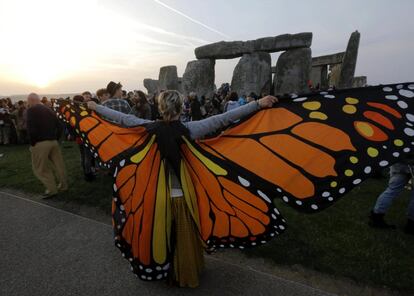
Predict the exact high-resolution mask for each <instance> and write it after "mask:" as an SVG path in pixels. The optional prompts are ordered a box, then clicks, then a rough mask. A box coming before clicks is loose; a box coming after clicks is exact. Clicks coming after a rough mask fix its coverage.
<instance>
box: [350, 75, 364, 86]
mask: <svg viewBox="0 0 414 296" xmlns="http://www.w3.org/2000/svg"><path fill="white" fill-rule="evenodd" d="M365 86H367V76H357V77H354V82H353V84H352V87H365Z"/></svg>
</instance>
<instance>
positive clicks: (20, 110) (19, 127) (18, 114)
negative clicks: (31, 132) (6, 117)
mask: <svg viewBox="0 0 414 296" xmlns="http://www.w3.org/2000/svg"><path fill="white" fill-rule="evenodd" d="M11 114H12V116H13V119H14V122H15V128H16V132H17V142H18V143H19V144H25V143H27V125H26V122H27V110H26V106H25V103H24V102H23V101H18V102H17V108H16V109H15V110H14V111H13V112H12V113H11Z"/></svg>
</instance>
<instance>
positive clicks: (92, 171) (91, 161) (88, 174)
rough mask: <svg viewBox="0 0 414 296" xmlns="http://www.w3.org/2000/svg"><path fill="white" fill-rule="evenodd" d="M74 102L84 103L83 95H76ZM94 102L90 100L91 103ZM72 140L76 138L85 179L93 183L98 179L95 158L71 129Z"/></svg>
mask: <svg viewBox="0 0 414 296" xmlns="http://www.w3.org/2000/svg"><path fill="white" fill-rule="evenodd" d="M73 101H74V102H77V103H84V102H85V100H84V97H83V95H82V96H81V95H76V96H74V97H73ZM90 101H92V100H89V102H90ZM93 102H94V101H93ZM69 133H70V137H71V138H75V141H76V144H78V147H79V152H80V156H81V167H82V170H83V175H84V179H85V181H87V182H92V181H94V180H95V179H96V168H95V158H94V157H93V155H92V153H91V152H90V151H89V149H88V148H86V147H85V145H84V144H83V142H82V140H81V138H80V137H78V136H76V133H75V131H73V130H72V129H71V128H69Z"/></svg>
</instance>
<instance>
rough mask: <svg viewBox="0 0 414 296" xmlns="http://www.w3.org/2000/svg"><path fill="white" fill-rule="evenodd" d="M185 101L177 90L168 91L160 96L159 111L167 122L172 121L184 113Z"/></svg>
mask: <svg viewBox="0 0 414 296" xmlns="http://www.w3.org/2000/svg"><path fill="white" fill-rule="evenodd" d="M183 103H184V99H183V96H182V95H181V94H180V92H178V91H176V90H166V91H163V92H161V93H160V95H159V96H158V109H159V110H160V113H161V115H162V117H163V119H164V120H165V121H171V120H172V119H173V118H174V117H176V116H177V115H180V114H181V112H182V111H183Z"/></svg>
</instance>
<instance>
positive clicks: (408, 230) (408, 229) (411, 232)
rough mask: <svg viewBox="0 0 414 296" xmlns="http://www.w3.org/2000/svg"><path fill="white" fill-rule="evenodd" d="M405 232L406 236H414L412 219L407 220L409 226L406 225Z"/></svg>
mask: <svg viewBox="0 0 414 296" xmlns="http://www.w3.org/2000/svg"><path fill="white" fill-rule="evenodd" d="M404 232H405V233H406V234H411V235H414V221H413V220H410V219H408V220H407V224H405V227H404Z"/></svg>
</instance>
